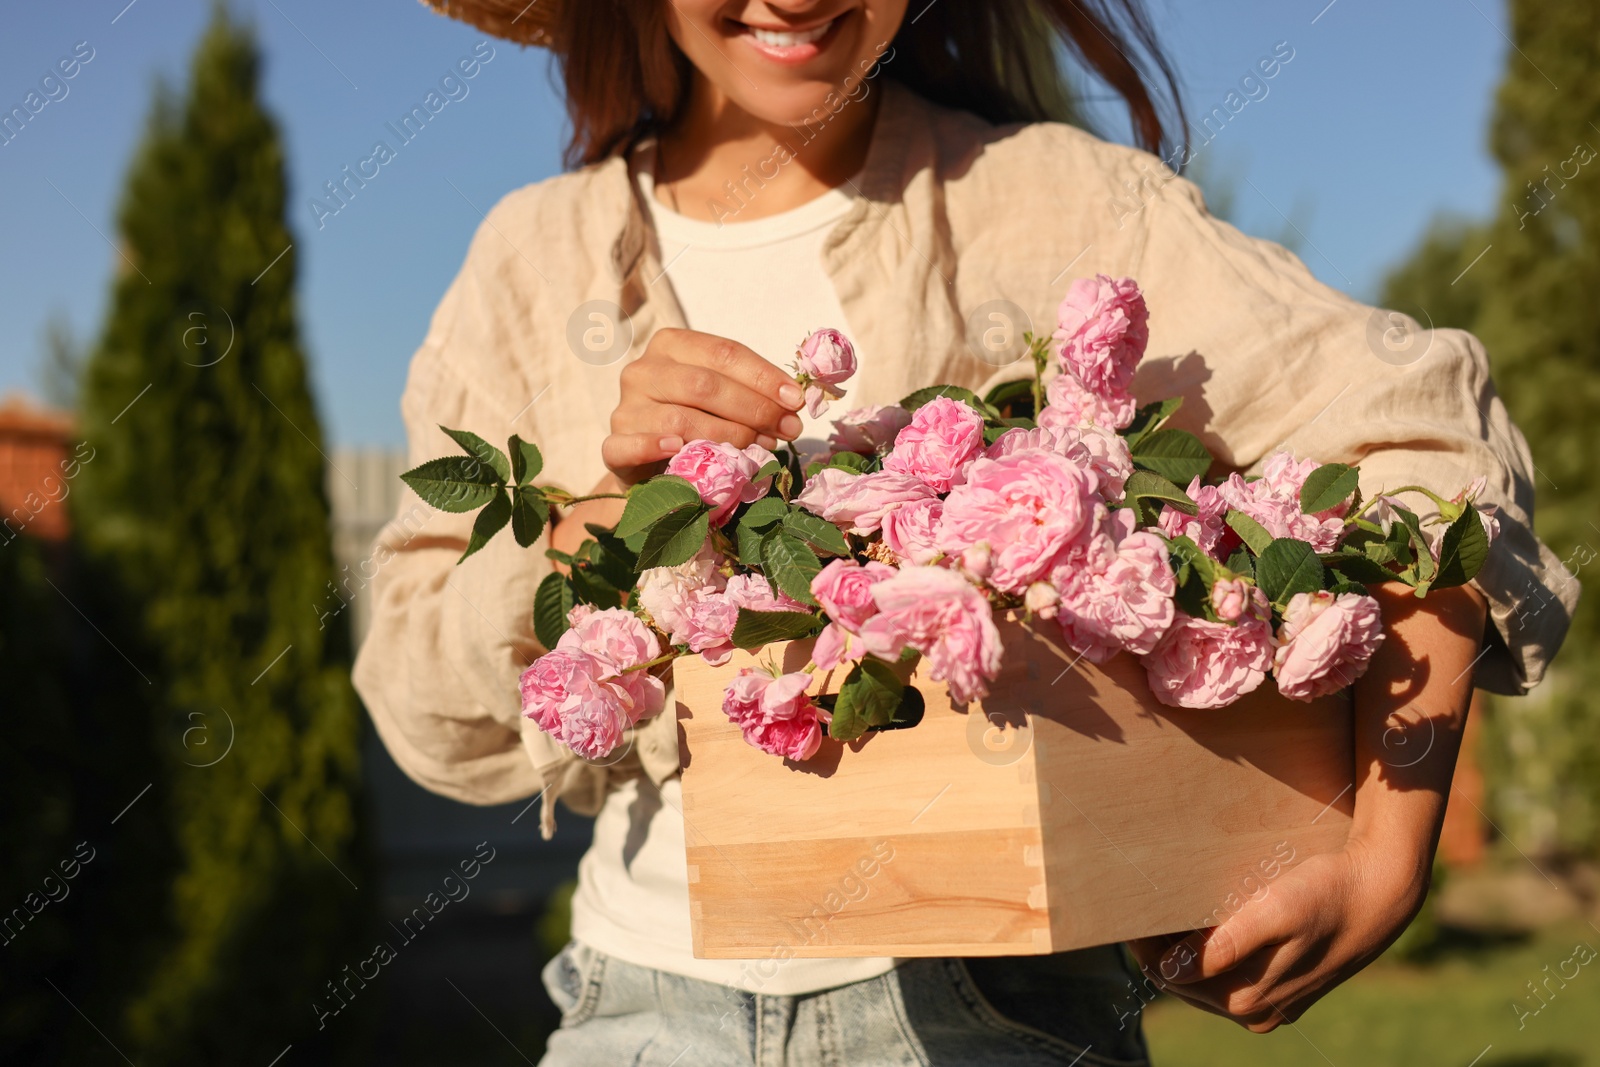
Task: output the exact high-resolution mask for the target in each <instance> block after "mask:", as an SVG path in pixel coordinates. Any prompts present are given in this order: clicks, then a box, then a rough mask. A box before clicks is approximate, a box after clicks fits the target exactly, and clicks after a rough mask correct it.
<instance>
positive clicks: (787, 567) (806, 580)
mask: <svg viewBox="0 0 1600 1067" xmlns="http://www.w3.org/2000/svg"><path fill="white" fill-rule="evenodd" d="M761 569H762V571H763V572H764V573H765V574H766V576H767V580H768V581H770V582H771V583H772V584H773V585H775V586H777V587H778V588H779V589H781V590H783V591H784V592H785V593H787V594H789V595H790V596H791V597H793V598H794V599H796V600H798V601H800V603H802V604H815V603H816V602H817V600H816V598H815V597H813V596H812V595H811V579H813V578H815V577H816V576H817V572H818V571H820V570H821V569H822V561H821V560H819V559H817V554H816V553H815V552H813V551H811V546H810V545H808V544H806V543H805V542H804V541H802V540H801V539H800V538H799V537H796V536H795V535H794V534H793V533H790V532H789V531H788V530H787V529H785V528H784V527H783V526H781V525H779V526H775V527H773V528H772V529H770V530H768V531H767V532H766V534H764V535H763V536H762V538H761Z"/></svg>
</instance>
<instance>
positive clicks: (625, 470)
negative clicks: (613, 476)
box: [600, 433, 683, 482]
mask: <svg viewBox="0 0 1600 1067" xmlns="http://www.w3.org/2000/svg"><path fill="white" fill-rule="evenodd" d="M682 447H683V438H681V437H676V436H673V435H671V434H656V433H614V434H611V435H609V436H608V437H607V438H606V439H605V440H604V441H602V442H600V459H601V461H602V462H603V463H605V465H606V468H607V469H608V470H611V471H614V472H616V473H617V474H618V475H619V476H622V478H623V480H624V481H627V482H633V481H637V480H638V478H637V477H630V476H629V475H638V474H640V473H641V472H643V471H644V469H645V468H649V467H651V466H654V465H656V464H660V463H665V462H666V461H667V460H669V459H671V458H672V456H673V454H674V453H676V452H677V451H678V449H680V448H682Z"/></svg>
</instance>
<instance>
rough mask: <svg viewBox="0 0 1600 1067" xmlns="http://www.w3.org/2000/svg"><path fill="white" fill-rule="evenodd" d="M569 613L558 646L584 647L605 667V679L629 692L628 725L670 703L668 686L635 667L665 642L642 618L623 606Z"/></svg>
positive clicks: (657, 651) (650, 657) (658, 650)
mask: <svg viewBox="0 0 1600 1067" xmlns="http://www.w3.org/2000/svg"><path fill="white" fill-rule="evenodd" d="M578 607H581V608H587V609H588V610H586V611H583V612H579V611H578V608H574V609H573V610H572V611H571V612H570V613H569V614H568V620H569V622H570V623H571V629H569V630H567V632H566V633H564V634H562V635H561V639H560V640H559V641H557V642H556V649H557V650H560V649H569V650H571V649H580V650H582V651H584V652H587V653H588V654H589V655H591V656H593V657H594V658H595V659H596V660H597V661H599V662H600V663H601V664H603V665H604V667H605V674H604V676H603V680H604V681H607V682H610V683H612V684H614V685H617V686H619V687H621V688H622V689H623V690H624V691H626V692H627V694H628V699H629V707H628V708H627V709H626V711H627V718H628V725H630V726H631V725H633V724H634V723H636V722H638V721H639V720H640V719H642V718H645V717H647V716H650V715H654V714H656V713H657V712H658V711H660V710H661V708H662V706H663V705H664V704H665V703H666V687H665V686H664V685H663V684H662V682H661V679H659V678H657V677H655V676H654V675H652V674H651V673H650V672H649V671H648V670H642V669H641V670H631V669H630V668H634V667H639V666H640V664H644V663H648V662H650V661H651V660H653V659H655V658H656V657H657V656H659V655H661V641H660V640H659V639H658V638H657V637H656V635H655V632H654V631H652V630H651V629H650V627H648V626H646V625H645V624H644V623H643V621H641V620H640V618H639V617H638V616H637V615H635V614H634V613H633V612H631V611H627V610H625V609H623V608H606V609H604V610H595V609H594V608H593V607H592V606H590V605H587V604H580V605H578Z"/></svg>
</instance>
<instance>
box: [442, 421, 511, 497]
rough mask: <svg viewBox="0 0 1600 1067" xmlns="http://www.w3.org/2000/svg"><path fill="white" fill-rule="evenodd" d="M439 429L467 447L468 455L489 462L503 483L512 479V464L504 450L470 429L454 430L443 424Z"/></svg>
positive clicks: (481, 461) (482, 461)
mask: <svg viewBox="0 0 1600 1067" xmlns="http://www.w3.org/2000/svg"><path fill="white" fill-rule="evenodd" d="M439 429H441V430H443V431H444V432H445V433H447V434H449V435H450V439H451V440H452V441H454V442H455V443H456V444H458V445H460V446H461V447H462V448H464V449H466V450H467V455H469V456H472V457H473V458H474V459H476V460H478V462H480V463H485V464H488V466H489V469H490V470H492V471H494V473H495V474H496V475H497V476H498V477H499V479H500V484H501V485H504V484H505V483H506V482H508V481H510V480H511V464H510V463H508V462H507V461H506V454H505V453H504V452H502V451H500V450H499V449H498V448H496V447H494V445H491V444H490V443H489V442H488V441H485V440H484V439H483V438H481V437H479V436H478V435H477V434H475V433H472V432H471V431H469V430H452V429H450V427H448V426H441V427H439Z"/></svg>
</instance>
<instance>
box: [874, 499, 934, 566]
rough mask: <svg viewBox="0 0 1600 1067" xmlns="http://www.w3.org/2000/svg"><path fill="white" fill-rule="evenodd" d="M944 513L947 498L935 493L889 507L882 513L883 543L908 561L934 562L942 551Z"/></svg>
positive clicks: (915, 562)
mask: <svg viewBox="0 0 1600 1067" xmlns="http://www.w3.org/2000/svg"><path fill="white" fill-rule="evenodd" d="M919 484H920V482H919ZM930 492H931V490H930ZM943 515H944V501H943V500H940V499H939V498H938V497H936V496H930V497H927V498H925V499H922V500H913V501H912V502H911V503H909V504H902V505H900V506H899V507H897V508H890V509H889V510H888V511H886V512H884V515H883V527H882V529H883V543H884V544H885V545H886V546H888V548H889V551H891V552H893V553H894V554H895V555H896V556H897V557H899V558H900V559H901V560H903V561H904V562H906V563H911V564H915V565H917V566H921V565H922V564H924V563H932V562H933V561H934V560H936V559H938V558H939V557H940V556H941V555H943V553H942V552H941V551H940V550H939V520H940V518H941V517H942V516H943Z"/></svg>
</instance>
